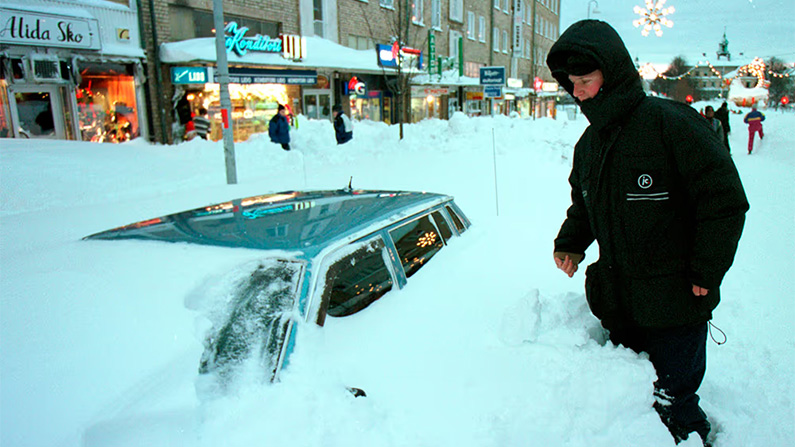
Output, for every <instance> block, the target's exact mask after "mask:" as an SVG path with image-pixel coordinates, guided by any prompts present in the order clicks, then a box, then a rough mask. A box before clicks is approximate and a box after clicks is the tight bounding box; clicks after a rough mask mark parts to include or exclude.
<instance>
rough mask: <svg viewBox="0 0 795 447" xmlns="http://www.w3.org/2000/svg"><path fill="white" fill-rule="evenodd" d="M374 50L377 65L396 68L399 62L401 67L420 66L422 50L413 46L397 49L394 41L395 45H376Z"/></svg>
mask: <svg viewBox="0 0 795 447" xmlns="http://www.w3.org/2000/svg"><path fill="white" fill-rule="evenodd" d="M375 50H376V52H377V54H378V65H380V66H382V67H393V68H397V66H398V64H400V65H401V66H403V67H406V66H408V67H410V68H417V69H421V68H422V51H420V50H417V49H415V48H409V47H403V48H400V49H398V46H397V42H395V45H380V44H379V45H376V46H375Z"/></svg>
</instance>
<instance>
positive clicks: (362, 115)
mask: <svg viewBox="0 0 795 447" xmlns="http://www.w3.org/2000/svg"><path fill="white" fill-rule="evenodd" d="M370 95H373V96H367V97H362V96H356V95H351V96H350V103H351V104H350V105H351V117H352V118H354V119H357V120H360V121H361V120H370V121H381V97H380V96H381V95H380V92H370Z"/></svg>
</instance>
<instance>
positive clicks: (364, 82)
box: [339, 73, 394, 124]
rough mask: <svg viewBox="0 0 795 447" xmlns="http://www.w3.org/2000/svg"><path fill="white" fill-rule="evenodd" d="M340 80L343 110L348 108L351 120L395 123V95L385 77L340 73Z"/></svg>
mask: <svg viewBox="0 0 795 447" xmlns="http://www.w3.org/2000/svg"><path fill="white" fill-rule="evenodd" d="M339 79H340V82H339V88H340V90H341V98H342V103H343V108H345V107H346V106H347V111H348V112H350V117H351V119H355V120H360V121H361V120H370V121H383V122H385V123H387V124H391V123H392V122H394V117H393V113H394V107H393V95H392V92H390V91H389V90H388V88H387V85H386V78H385V77H384V76H382V75H372V74H365V73H340V75H339ZM345 102H347V104H345Z"/></svg>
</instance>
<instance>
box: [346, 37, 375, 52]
mask: <svg viewBox="0 0 795 447" xmlns="http://www.w3.org/2000/svg"><path fill="white" fill-rule="evenodd" d="M348 47H350V48H354V49H356V50H369V49H371V48H375V44H374V43H373V39H371V38H369V37H365V36H356V35H353V34H350V35H348Z"/></svg>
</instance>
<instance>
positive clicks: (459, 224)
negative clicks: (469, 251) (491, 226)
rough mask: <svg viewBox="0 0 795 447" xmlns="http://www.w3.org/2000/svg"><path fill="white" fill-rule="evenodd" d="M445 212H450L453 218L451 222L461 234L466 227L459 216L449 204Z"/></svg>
mask: <svg viewBox="0 0 795 447" xmlns="http://www.w3.org/2000/svg"><path fill="white" fill-rule="evenodd" d="M446 208H447V212H448V213H449V214H450V217H452V218H453V224H455V227H456V229H457V230H458V234H462V233H463V232H464V231H466V227H465V226H464V223H463V222H462V221H461V217H460V216H459V215H458V214H456V212H455V211H453V208H452V207H451V206H450V205H447V206H446Z"/></svg>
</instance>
